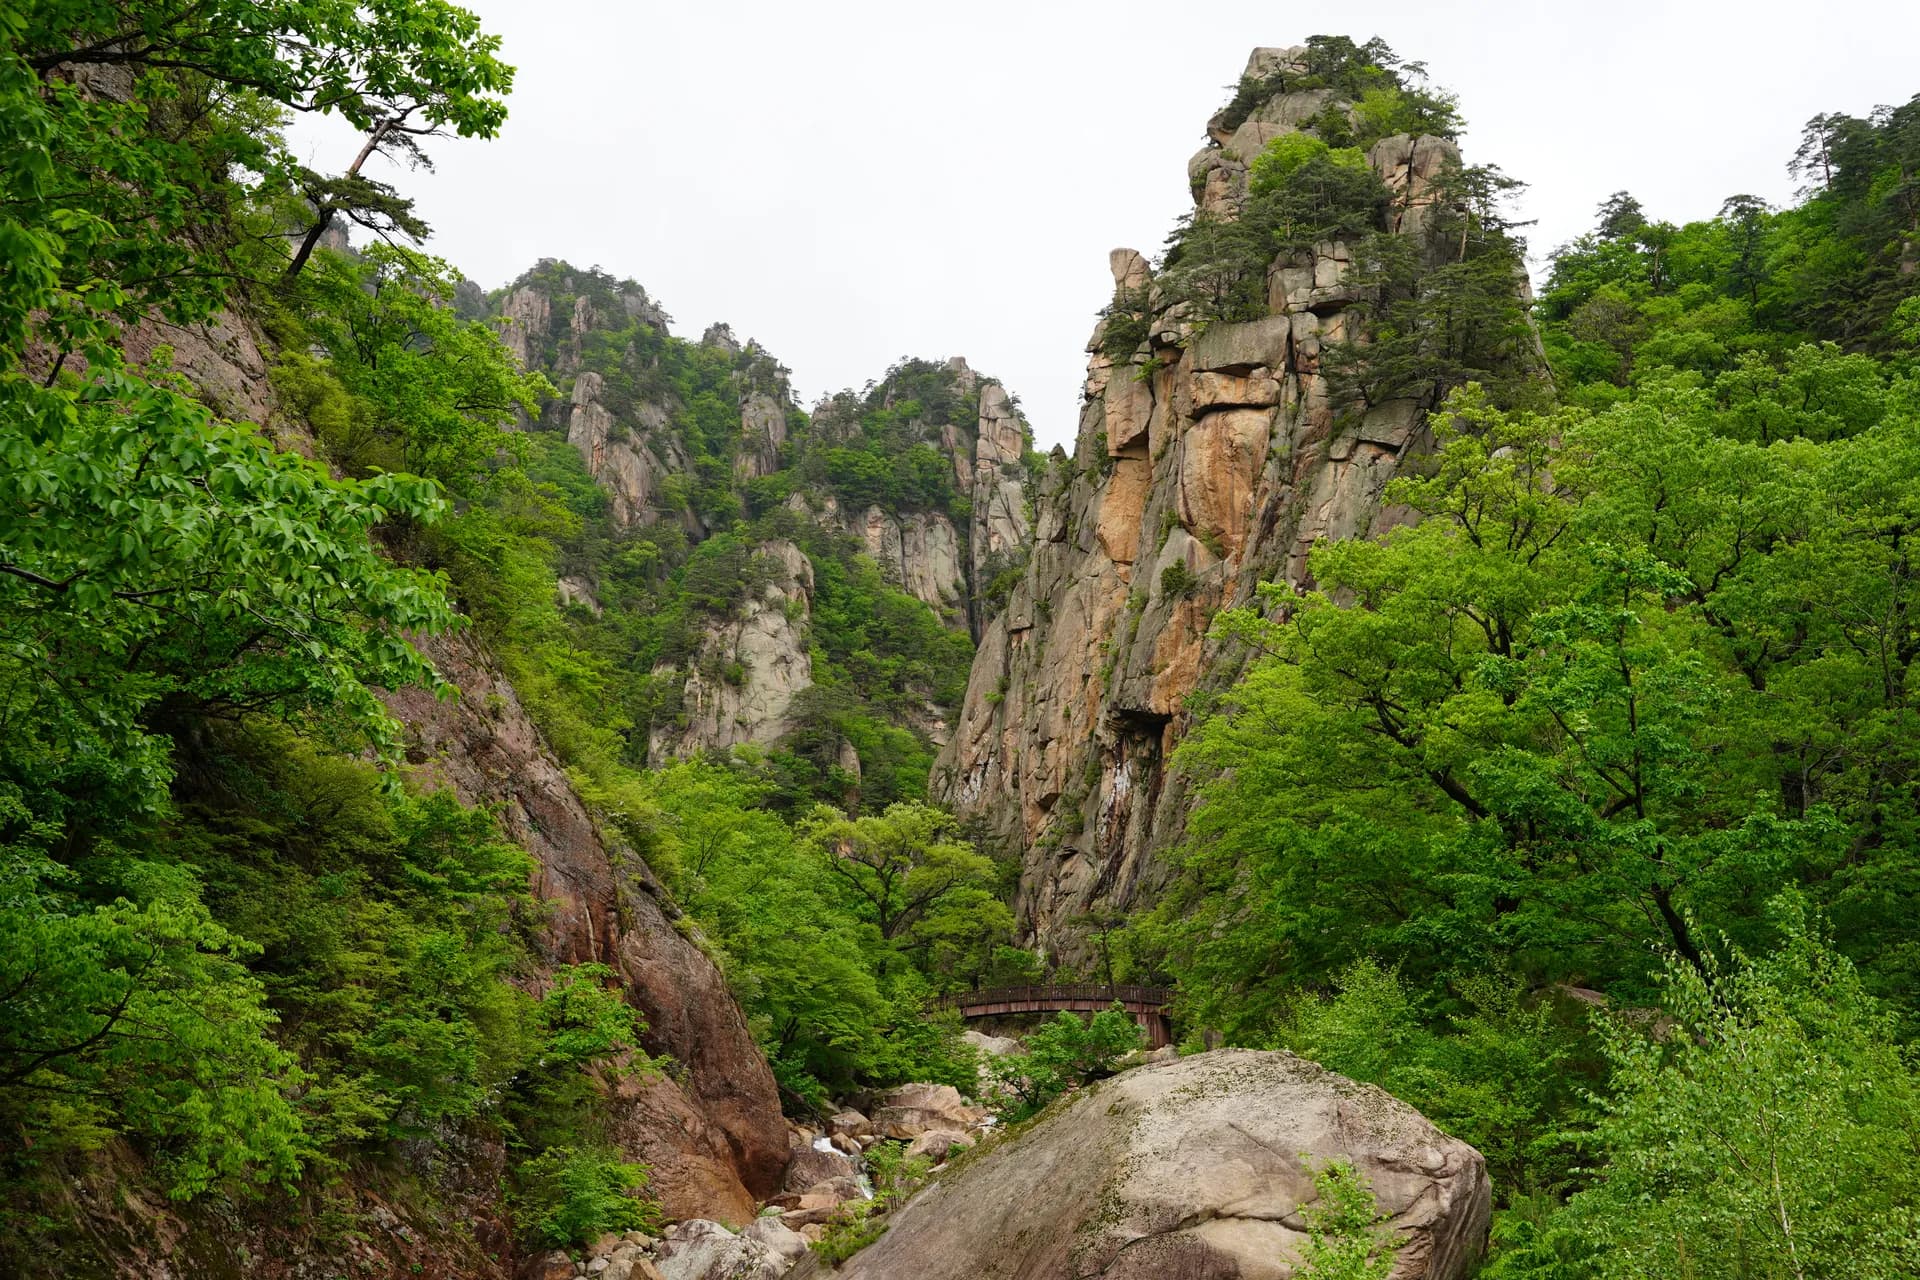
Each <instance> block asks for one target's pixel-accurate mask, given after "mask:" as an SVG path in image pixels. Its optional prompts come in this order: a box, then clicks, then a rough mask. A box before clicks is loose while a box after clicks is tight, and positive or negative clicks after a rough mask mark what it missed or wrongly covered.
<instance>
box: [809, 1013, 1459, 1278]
mask: <svg viewBox="0 0 1920 1280" xmlns="http://www.w3.org/2000/svg"><path fill="white" fill-rule="evenodd" d="M1343 1159H1344V1160H1348V1161H1351V1162H1352V1164H1353V1167H1354V1168H1355V1169H1356V1170H1358V1171H1359V1172H1360V1173H1361V1174H1362V1175H1364V1176H1365V1178H1366V1179H1367V1181H1368V1182H1369V1183H1370V1184H1371V1185H1372V1188H1373V1193H1374V1197H1375V1199H1376V1201H1377V1202H1378V1205H1379V1209H1380V1212H1381V1214H1382V1215H1383V1216H1384V1219H1385V1220H1384V1222H1383V1223H1382V1224H1381V1227H1380V1232H1381V1236H1382V1239H1383V1241H1386V1242H1388V1243H1389V1244H1391V1245H1393V1246H1395V1248H1396V1252H1395V1255H1394V1267H1393V1272H1392V1275H1393V1277H1394V1280H1416V1278H1417V1280H1456V1278H1457V1277H1459V1276H1461V1275H1462V1274H1464V1272H1465V1270H1466V1268H1467V1266H1468V1264H1469V1263H1471V1262H1472V1261H1473V1260H1474V1259H1475V1258H1476V1257H1478V1256H1479V1254H1480V1251H1481V1249H1482V1247H1483V1246H1484V1244H1485V1241H1486V1234H1487V1224H1488V1221H1489V1218H1490V1216H1491V1197H1490V1190H1489V1186H1488V1182H1487V1172H1486V1163H1485V1161H1484V1160H1482V1159H1481V1156H1480V1153H1479V1152H1477V1151H1475V1150H1474V1149H1473V1148H1472V1147H1470V1146H1468V1145H1467V1144H1466V1143H1464V1142H1461V1141H1459V1140H1458V1139H1456V1138H1450V1137H1448V1136H1447V1135H1446V1134H1444V1133H1442V1132H1441V1131H1440V1130H1439V1129H1437V1128H1435V1127H1434V1125H1433V1124H1432V1123H1431V1122H1429V1121H1428V1120H1427V1119H1426V1118H1425V1117H1424V1116H1422V1115H1421V1114H1420V1113H1419V1112H1417V1111H1415V1110H1414V1109H1413V1108H1412V1107H1409V1106H1407V1105H1406V1104H1405V1103H1402V1102H1400V1101H1398V1100H1396V1099H1395V1098H1393V1097H1391V1096H1389V1095H1388V1094H1387V1093H1385V1092H1384V1091H1382V1090H1380V1089H1378V1088H1375V1087H1373V1086H1371V1085H1362V1084H1356V1083H1354V1082H1353V1081H1351V1080H1348V1079H1346V1078H1345V1077H1344V1076H1339V1075H1335V1074H1334V1073H1333V1072H1331V1071H1328V1070H1326V1069H1325V1068H1323V1067H1320V1066H1318V1065H1317V1064H1315V1063H1312V1062H1308V1061H1306V1060H1305V1059H1302V1058H1297V1057H1295V1056H1293V1055H1292V1054H1289V1053H1263V1052H1256V1051H1253V1050H1247V1049H1222V1050H1218V1051H1215V1052H1213V1053H1203V1054H1198V1055H1195V1056H1193V1057H1189V1058H1179V1059H1176V1060H1174V1061H1171V1062H1161V1063H1153V1064H1150V1065H1147V1066H1142V1067H1138V1068H1135V1069H1134V1070H1132V1071H1128V1072H1125V1073H1123V1074H1121V1075H1118V1076H1115V1077H1114V1078H1112V1079H1110V1080H1106V1081H1102V1082H1101V1083H1100V1084H1098V1085H1095V1086H1093V1087H1091V1088H1088V1089H1084V1090H1082V1091H1080V1092H1079V1093H1078V1094H1076V1095H1074V1096H1073V1097H1071V1098H1070V1099H1068V1100H1066V1101H1064V1102H1062V1103H1059V1104H1056V1105H1055V1106H1054V1107H1053V1108H1051V1109H1050V1110H1048V1111H1047V1112H1045V1113H1043V1114H1042V1115H1041V1116H1040V1118H1039V1119H1038V1120H1037V1121H1036V1122H1035V1123H1034V1124H1033V1126H1032V1127H1031V1128H1029V1129H1027V1130H1026V1131H1024V1132H1020V1133H1017V1134H1013V1135H1010V1136H1009V1137H1007V1138H1004V1139H1001V1140H998V1141H996V1142H994V1143H991V1144H989V1145H988V1146H987V1147H986V1148H985V1149H983V1150H982V1151H981V1152H980V1153H979V1154H977V1155H974V1156H970V1157H969V1158H968V1159H966V1160H963V1161H961V1162H960V1163H959V1167H958V1168H956V1169H954V1170H952V1171H950V1172H948V1173H945V1174H943V1175H941V1176H940V1177H939V1178H938V1179H937V1180H936V1181H934V1182H933V1183H931V1184H930V1185H929V1186H928V1187H927V1188H926V1189H925V1190H923V1191H921V1192H920V1193H919V1194H918V1195H916V1196H915V1197H914V1198H913V1200H912V1201H910V1202H909V1203H908V1204H907V1205H905V1206H904V1207H903V1208H902V1209H901V1210H900V1211H899V1212H898V1213H896V1214H895V1215H894V1216H893V1222H892V1225H891V1226H890V1227H889V1229H888V1231H887V1233H886V1234H885V1235H884V1236H882V1237H881V1238H880V1240H879V1241H877V1242H876V1243H874V1244H872V1245H870V1246H868V1247H867V1248H866V1249H865V1250H863V1251H862V1252H861V1253H859V1254H857V1255H856V1256H855V1257H854V1258H853V1259H852V1260H850V1261H849V1262H847V1263H845V1264H844V1265H843V1266H842V1267H841V1268H840V1269H839V1271H837V1272H832V1273H828V1272H827V1271H826V1270H825V1269H824V1268H822V1267H820V1265H819V1264H818V1263H817V1262H816V1261H814V1260H812V1259H809V1260H808V1261H806V1262H803V1263H802V1264H801V1265H800V1267H799V1268H797V1269H796V1270H795V1271H794V1272H793V1273H792V1277H793V1280H798V1278H799V1277H807V1276H818V1275H826V1274H833V1275H835V1276H837V1277H840V1278H841V1280H890V1278H897V1277H900V1276H912V1277H914V1280H986V1278H987V1277H1004V1278H1005V1280H1094V1278H1095V1277H1098V1278H1100V1280H1149V1277H1151V1278H1152V1280H1291V1277H1293V1276H1294V1275H1295V1273H1296V1270H1297V1269H1298V1265H1299V1262H1298V1260H1299V1257H1300V1247H1301V1245H1302V1244H1304V1243H1305V1241H1306V1239H1307V1236H1306V1227H1307V1222H1306V1219H1305V1218H1304V1217H1303V1215H1302V1212H1301V1210H1302V1207H1303V1206H1305V1205H1310V1204H1311V1203H1312V1202H1313V1200H1314V1198H1315V1195H1316V1192H1315V1190H1314V1181H1313V1171H1314V1170H1315V1169H1317V1168H1320V1167H1322V1166H1323V1165H1324V1164H1326V1163H1327V1162H1329V1161H1334V1160H1343Z"/></svg>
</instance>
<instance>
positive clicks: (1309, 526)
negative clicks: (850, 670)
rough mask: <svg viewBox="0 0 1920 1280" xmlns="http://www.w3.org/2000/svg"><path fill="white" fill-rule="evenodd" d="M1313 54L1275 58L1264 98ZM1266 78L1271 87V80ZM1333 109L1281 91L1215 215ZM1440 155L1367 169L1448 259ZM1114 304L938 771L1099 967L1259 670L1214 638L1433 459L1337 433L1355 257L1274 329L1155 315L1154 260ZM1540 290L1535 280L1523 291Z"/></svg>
mask: <svg viewBox="0 0 1920 1280" xmlns="http://www.w3.org/2000/svg"><path fill="white" fill-rule="evenodd" d="M1299 54H1300V51H1299V50H1284V49H1261V50H1256V51H1255V54H1254V57H1253V59H1252V61H1251V62H1250V63H1249V64H1248V66H1249V70H1248V72H1247V74H1248V75H1251V76H1253V77H1254V78H1255V79H1259V78H1260V77H1261V76H1263V75H1265V74H1267V73H1268V71H1271V70H1272V69H1274V68H1277V67H1280V66H1282V65H1285V64H1286V63H1288V62H1289V60H1294V59H1297V58H1298V56H1299ZM1263 67H1264V68H1266V69H1267V70H1266V71H1262V70H1260V68H1263ZM1330 101H1331V93H1330V91H1328V90H1311V91H1306V92H1300V93H1278V94H1275V95H1274V96H1273V97H1272V98H1271V99H1269V100H1268V101H1267V102H1264V103H1261V104H1258V105H1257V106H1256V107H1255V108H1254V110H1253V111H1252V113H1251V114H1250V115H1249V116H1248V117H1247V119H1246V122H1245V123H1243V124H1241V125H1239V126H1238V127H1237V128H1236V130H1234V131H1227V130H1226V129H1225V128H1224V126H1223V125H1222V124H1221V122H1220V121H1219V120H1218V119H1217V118H1216V121H1215V122H1214V125H1213V126H1210V128H1211V134H1210V136H1211V142H1210V144H1209V146H1208V147H1207V148H1205V149H1204V150H1202V151H1201V153H1200V154H1199V155H1197V156H1195V157H1194V158H1193V161H1192V163H1191V165H1190V167H1189V170H1188V175H1189V177H1190V178H1191V179H1192V183H1193V191H1194V198H1195V202H1196V204H1197V205H1198V206H1199V207H1200V209H1201V210H1203V211H1207V212H1211V213H1213V214H1216V215H1220V216H1232V215H1233V214H1234V213H1235V211H1236V210H1237V208H1238V206H1239V202H1240V200H1241V199H1242V197H1243V196H1244V194H1245V191H1246V182H1247V169H1248V163H1249V162H1250V160H1251V159H1252V158H1253V157H1254V156H1256V155H1258V154H1259V151H1260V149H1261V148H1263V147H1264V146H1266V144H1267V143H1268V142H1269V141H1271V140H1272V139H1273V138H1275V137H1279V136H1281V135H1282V134H1285V133H1289V132H1292V131H1294V130H1295V129H1298V128H1300V127H1302V126H1303V125H1305V124H1307V123H1308V122H1310V121H1311V120H1312V119H1313V118H1315V117H1316V116H1317V115H1318V114H1319V113H1320V112H1321V111H1322V110H1323V109H1324V108H1325V107H1326V106H1327V105H1328V104H1329V102H1330ZM1457 159H1458V156H1457V153H1456V152H1455V150H1454V145H1453V143H1452V142H1450V141H1447V140H1446V139H1443V138H1436V137H1419V138H1413V137H1408V136H1406V135H1397V136H1395V137H1391V138H1385V139H1382V140H1381V141H1380V142H1379V143H1378V144H1377V145H1375V146H1374V147H1373V148H1372V150H1371V151H1370V153H1369V155H1368V162H1369V163H1370V164H1371V165H1372V166H1373V169H1374V171H1375V172H1376V173H1377V174H1378V175H1379V176H1380V178H1381V180H1382V182H1383V183H1385V184H1386V187H1387V189H1388V190H1389V191H1390V192H1391V193H1392V195H1393V197H1394V200H1393V204H1392V211H1391V213H1390V216H1389V218H1388V229H1389V230H1391V231H1392V232H1394V233H1396V234H1399V235H1401V236H1405V237H1407V238H1408V239H1409V241H1410V242H1411V244H1412V246H1413V248H1414V250H1415V251H1416V252H1417V253H1419V254H1420V255H1422V257H1423V258H1427V257H1444V256H1445V254H1446V253H1447V252H1448V250H1447V248H1446V246H1445V244H1443V243H1441V242H1439V241H1437V240H1436V239H1435V235H1436V232H1435V231H1434V226H1435V219H1434V217H1433V216H1432V214H1433V211H1434V202H1435V201H1436V200H1437V199H1439V198H1440V190H1439V188H1438V187H1437V186H1436V179H1437V178H1438V176H1439V175H1440V174H1441V173H1442V172H1444V171H1445V169H1446V168H1447V166H1448V165H1449V164H1451V163H1453V162H1455V161H1457ZM1110 266H1111V268H1112V271H1113V281H1114V290H1115V294H1114V296H1115V299H1116V301H1118V300H1121V299H1130V300H1135V301H1131V302H1129V306H1128V308H1127V309H1133V308H1137V307H1138V306H1139V305H1140V304H1139V302H1138V301H1137V300H1138V299H1141V298H1144V299H1145V300H1146V304H1145V305H1146V312H1147V315H1146V321H1147V323H1146V328H1145V333H1146V338H1145V340H1144V341H1143V342H1142V343H1141V344H1140V346H1139V347H1138V348H1137V349H1136V350H1134V351H1133V352H1131V353H1121V352H1109V351H1107V350H1105V349H1103V342H1104V338H1105V335H1106V322H1105V321H1103V322H1102V326H1101V328H1100V329H1098V330H1096V332H1095V338H1094V341H1093V342H1092V343H1090V344H1089V348H1088V349H1089V351H1090V353H1091V356H1090V359H1089V361H1088V366H1087V378H1086V383H1085V400H1084V403H1083V405H1082V407H1081V417H1080V428H1079V436H1078V439H1077V440H1076V442H1075V444H1074V446H1073V456H1072V457H1071V458H1069V457H1066V456H1064V455H1063V454H1059V453H1057V452H1056V455H1055V460H1054V463H1053V465H1052V466H1051V467H1050V468H1049V469H1048V472H1047V474H1046V476H1045V478H1044V479H1043V481H1042V483H1041V486H1040V492H1039V494H1038V495H1037V500H1036V501H1035V503H1034V520H1033V523H1034V535H1033V546H1032V553H1031V556H1030V558H1029V560H1028V562H1027V568H1026V574H1025V577H1024V579H1023V580H1022V581H1021V582H1020V583H1019V584H1018V585H1017V586H1015V587H1014V589H1013V591H1012V592H1011V593H1010V595H1009V596H1008V598H1007V601H1006V605H1005V607H1004V608H1003V609H1002V610H1001V612H1000V613H999V615H998V616H996V617H991V618H988V619H986V620H985V621H984V623H983V624H982V625H981V626H980V627H979V628H978V648H977V651H976V654H975V658H974V665H973V671H972V673H971V677H970V679H969V681H968V687H967V694H966V699H965V701H964V702H963V703H962V705H961V708H960V712H959V714H958V716H957V718H956V720H955V723H954V728H953V736H952V738H951V739H950V740H949V741H948V742H947V743H946V745H945V747H944V748H943V749H942V751H941V754H940V757H939V759H938V761H937V762H936V763H935V765H934V770H933V777H932V780H931V784H930V791H931V793H932V797H933V799H934V800H935V801H936V802H938V803H940V804H942V805H944V806H946V807H948V808H950V809H952V810H954V811H955V812H956V813H958V814H960V815H961V816H962V817H965V818H968V819H972V820H975V821H977V822H979V823H980V824H981V825H982V826H983V827H984V828H985V829H987V830H988V831H990V832H992V833H993V836H994V837H995V838H996V840H997V841H998V842H999V843H1001V845H1002V846H1003V847H1004V848H1005V849H1006V851H1007V852H1009V853H1017V854H1018V855H1019V856H1020V857H1021V858H1022V868H1021V877H1020V891H1019V897H1018V899H1017V901H1016V903H1015V907H1016V911H1017V913H1018V915H1019V919H1020V923H1021V925H1022V927H1023V929H1024V930H1025V931H1026V933H1027V935H1028V937H1029V938H1030V939H1031V940H1033V941H1035V942H1038V943H1040V944H1041V945H1043V946H1046V947H1047V948H1048V949H1049V950H1050V951H1052V952H1053V953H1055V954H1059V955H1064V956H1067V957H1069V958H1072V957H1074V956H1076V955H1080V954H1082V953H1081V951H1080V948H1081V945H1082V944H1081V941H1080V940H1079V939H1078V938H1076V936H1075V933H1074V930H1073V929H1072V928H1071V927H1069V926H1068V925H1067V923H1066V922H1067V921H1069V920H1071V919H1073V918H1074V917H1076V916H1079V915H1081V914H1083V913H1085V912H1087V911H1089V910H1116V909H1118V910H1125V909H1128V908H1130V907H1132V906H1134V905H1136V904H1138V903H1141V902H1146V901H1151V900H1152V898H1153V896H1154V895H1155V893H1157V891H1158V890H1159V889H1160V888H1161V886H1162V884H1163V882H1164V879H1165V877H1166V875H1167V874H1168V868H1169V867H1170V866H1171V863H1170V862H1169V861H1168V860H1167V859H1164V858H1161V857H1159V856H1158V854H1159V853H1160V852H1161V851H1162V850H1165V849H1167V848H1169V847H1171V846H1172V845H1173V844H1175V843H1177V842H1178V841H1179V839H1180V837H1181V835H1182V833H1183V831H1184V828H1185V824H1186V816H1187V812H1188V809H1189V806H1190V796H1189V795H1188V791H1187V783H1186V781H1185V780H1184V779H1183V778H1181V777H1180V776H1179V775H1178V774H1177V773H1176V772H1175V771H1173V770H1170V769H1168V768H1167V767H1166V762H1167V759H1168V756H1169V753H1170V752H1171V751H1172V750H1173V748H1174V747H1175V746H1176V745H1177V744H1178V742H1179V740H1180V738H1181V737H1182V735H1183V734H1184V733H1185V731H1186V729H1187V727H1188V722H1189V713H1188V711H1187V705H1188V697H1189V695H1191V694H1192V693H1194V692H1195V691H1196V690H1197V689H1200V688H1202V687H1203V686H1205V687H1219V686H1222V685H1224V684H1226V683H1228V682H1231V681H1232V679H1233V678H1234V677H1235V676H1236V675H1237V674H1238V672H1239V670H1240V667H1241V664H1242V662H1243V661H1244V657H1245V655H1244V652H1243V651H1242V650H1240V649H1238V648H1236V647H1235V646H1234V645H1233V644H1232V643H1230V642H1224V641H1218V640H1215V639H1213V638H1211V637H1210V636H1209V633H1208V628H1209V625H1210V624H1211V622H1212V620H1213V617H1214V615H1215V614H1216V613H1218V612H1219V611H1220V610H1221V609H1223V608H1235V607H1242V606H1246V605H1249V604H1251V603H1253V602H1254V600H1255V599H1256V591H1257V589H1258V587H1259V585H1260V584H1261V583H1263V582H1278V583H1281V584H1284V585H1287V586H1291V587H1293V588H1295V589H1307V588H1310V587H1311V585H1312V583H1311V581H1310V575H1309V572H1308V562H1307V555H1308V552H1309V551H1310V550H1311V549H1312V547H1313V546H1314V544H1315V543H1316V542H1318V541H1320V540H1323V539H1339V538H1350V537H1366V536H1371V535H1375V534H1379V533H1382V532H1384V531H1386V530H1387V529H1388V528H1390V527H1392V526H1393V525H1394V524H1397V523H1402V522H1404V521H1405V520H1407V519H1408V518H1409V513H1407V512H1406V511H1404V510H1402V509H1398V508H1395V507H1393V506H1391V505H1388V504H1385V503H1384V502H1383V495H1384V492H1385V489H1386V486H1387V484H1388V483H1389V482H1390V481H1391V480H1392V479H1393V478H1394V476H1395V475H1396V474H1398V473H1399V471H1400V469H1401V468H1402V466H1403V465H1404V464H1405V463H1406V462H1407V460H1408V459H1409V458H1412V457H1416V456H1418V455H1419V454H1420V453H1422V452H1423V451H1425V450H1426V449H1427V448H1428V447H1429V446H1430V442H1431V436H1430V433H1429V431H1428V427H1427V414H1428V412H1429V411H1430V410H1431V409H1432V408H1433V407H1434V406H1433V405H1432V404H1431V403H1429V402H1427V401H1425V400H1393V401H1386V402H1383V403H1381V404H1377V405H1368V406H1366V407H1365V411H1364V412H1362V413H1355V412H1354V411H1353V410H1352V407H1348V408H1347V409H1344V410H1339V411H1337V410H1336V406H1335V404H1334V403H1333V401H1332V397H1331V395H1330V385H1329V381H1328V375H1327V373H1326V371H1325V370H1323V368H1322V363H1321V358H1322V353H1323V351H1324V350H1326V349H1327V348H1329V347H1331V346H1333V345H1334V344H1336V343H1340V342H1343V341H1347V340H1349V339H1353V340H1364V338H1365V334H1364V333H1362V332H1360V331H1359V324H1360V321H1359V317H1360V315H1361V314H1362V309H1361V308H1358V307H1356V305H1355V304H1356V303H1359V302H1362V301H1364V299H1365V296H1366V287H1365V286H1364V285H1362V284H1360V283H1359V282H1357V281H1354V280H1350V279H1349V277H1350V275H1351V274H1352V267H1353V259H1352V251H1351V248H1350V246H1348V245H1347V244H1345V243H1342V242H1338V241H1333V242H1326V243H1321V244H1316V245H1314V246H1313V247H1312V248H1311V249H1310V250H1306V251H1302V252H1300V253H1297V254H1285V255H1281V256H1280V257H1279V258H1277V259H1276V260H1275V261H1274V262H1273V263H1272V264H1270V266H1269V269H1268V274H1267V281H1266V284H1267V303H1268V311H1269V314H1267V315H1264V316H1260V317H1258V318H1255V319H1252V320H1248V321H1245V322H1242V323H1223V322H1216V323H1212V324H1206V325H1202V324H1198V323H1196V322H1195V320H1194V318H1193V317H1192V315H1191V314H1189V313H1190V310H1191V308H1190V306H1189V304H1188V303H1186V302H1179V301H1173V302H1169V301H1168V300H1167V299H1165V298H1162V297H1160V296H1158V295H1157V292H1156V290H1157V285H1156V283H1155V281H1154V278H1153V273H1152V271H1151V269H1150V268H1149V266H1148V264H1147V263H1146V261H1145V260H1144V259H1143V258H1142V257H1141V256H1140V255H1139V254H1138V253H1136V252H1134V251H1133V250H1130V249H1116V250H1114V252H1113V254H1112V255H1111V259H1110ZM1522 287H1523V282H1522V281H1520V280H1518V279H1516V281H1515V288H1516V290H1518V289H1521V288H1522Z"/></svg>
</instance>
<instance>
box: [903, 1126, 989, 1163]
mask: <svg viewBox="0 0 1920 1280" xmlns="http://www.w3.org/2000/svg"><path fill="white" fill-rule="evenodd" d="M972 1145H973V1138H972V1137H971V1136H970V1135H968V1134H964V1133H958V1132H955V1131H954V1130H952V1129H929V1130H927V1131H926V1132H925V1133H923V1134H921V1135H920V1136H919V1137H917V1138H915V1139H914V1140H913V1141H912V1142H910V1143H908V1144H907V1155H908V1156H926V1157H927V1158H928V1159H929V1160H932V1161H933V1162H934V1163H935V1164H939V1163H941V1162H942V1161H944V1160H946V1158H947V1157H948V1156H950V1155H952V1154H953V1153H954V1152H955V1151H958V1150H962V1149H964V1148H966V1147H970V1146H972Z"/></svg>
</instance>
